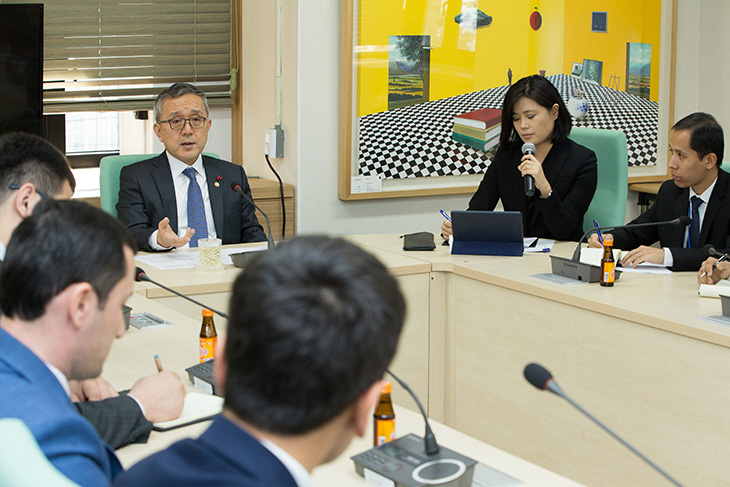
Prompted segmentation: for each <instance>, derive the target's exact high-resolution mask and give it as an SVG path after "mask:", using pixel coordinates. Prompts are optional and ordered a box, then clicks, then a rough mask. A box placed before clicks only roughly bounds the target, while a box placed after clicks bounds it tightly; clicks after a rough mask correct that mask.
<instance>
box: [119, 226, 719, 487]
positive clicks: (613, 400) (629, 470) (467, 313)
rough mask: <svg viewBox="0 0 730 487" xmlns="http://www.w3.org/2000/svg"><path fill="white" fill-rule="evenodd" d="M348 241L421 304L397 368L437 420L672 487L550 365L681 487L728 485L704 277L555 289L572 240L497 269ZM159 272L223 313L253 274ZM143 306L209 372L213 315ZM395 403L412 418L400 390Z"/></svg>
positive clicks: (177, 305)
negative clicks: (534, 375)
mask: <svg viewBox="0 0 730 487" xmlns="http://www.w3.org/2000/svg"><path fill="white" fill-rule="evenodd" d="M347 238H349V239H350V240H352V241H353V242H356V243H357V244H358V245H361V246H362V247H363V248H365V249H367V250H368V251H371V252H372V253H373V254H374V255H375V256H376V257H378V258H379V259H380V260H381V261H382V262H383V263H384V264H385V265H386V266H387V267H388V268H389V269H390V270H391V272H392V273H393V274H394V275H395V276H396V278H397V279H398V281H399V283H400V285H401V287H402V289H403V291H404V294H405V295H406V300H407V304H408V317H407V322H406V326H405V328H404V333H403V336H402V339H401V342H400V346H399V349H398V352H397V355H396V359H395V361H394V363H393V366H392V369H393V370H394V371H396V373H398V374H399V375H401V376H402V377H403V378H404V379H406V380H407V381H408V382H409V383H411V386H412V388H413V389H414V390H415V391H416V392H417V393H418V394H419V395H420V396H421V398H422V401H423V402H424V403H425V406H426V408H427V411H428V414H429V416H430V417H431V418H433V419H434V420H436V421H439V422H441V423H443V424H444V425H445V426H446V427H448V428H451V429H453V430H456V431H458V432H462V433H466V434H468V435H469V436H470V437H473V438H475V439H476V440H479V441H481V442H484V443H487V444H489V445H492V446H494V447H496V448H499V449H501V450H504V451H506V452H508V453H509V454H512V455H515V456H517V457H520V458H521V459H524V460H526V461H528V462H530V463H532V464H536V465H539V466H541V467H544V468H545V469H549V470H551V471H553V472H556V473H558V474H560V475H562V476H564V477H567V478H570V479H572V480H574V481H576V482H579V483H581V484H585V485H606V486H609V485H610V486H615V485H641V486H653V485H657V486H660V485H667V482H666V480H664V479H663V478H662V477H661V476H659V475H658V474H656V473H655V472H654V471H652V470H651V469H650V468H649V467H648V466H647V465H646V464H644V463H643V462H641V461H640V460H639V459H637V458H636V457H634V456H633V455H632V454H631V453H630V452H628V451H627V450H625V449H624V448H623V447H622V446H621V445H619V444H618V443H617V442H616V441H615V440H614V439H612V438H611V437H609V436H608V435H606V434H605V433H604V432H603V431H602V430H600V429H599V428H598V427H596V426H595V425H593V424H592V423H590V422H589V421H588V420H587V419H586V418H585V417H583V416H582V415H581V414H580V413H578V412H577V411H575V410H574V409H572V407H571V406H570V405H569V404H567V403H566V402H564V401H563V400H561V399H560V398H558V397H556V396H554V395H551V394H549V393H545V392H541V391H539V390H537V389H535V388H533V387H531V386H530V385H529V384H528V383H527V382H526V381H525V380H524V378H523V377H522V371H523V369H524V367H525V365H526V364H528V363H530V362H537V363H540V364H543V365H544V366H546V367H547V368H548V369H550V370H551V371H552V373H553V374H554V376H555V379H556V381H557V382H558V383H559V384H560V385H561V387H562V388H563V390H564V391H565V392H566V393H567V394H568V395H570V396H571V397H572V398H573V399H574V400H575V401H576V402H578V403H579V404H581V405H582V406H584V407H585V408H586V409H588V410H589V411H590V412H591V413H593V414H594V415H595V416H596V417H598V418H599V419H601V420H603V421H604V422H606V423H607V424H608V425H609V426H611V427H612V428H614V429H615V430H616V431H617V432H618V433H619V434H621V435H622V436H624V437H625V438H626V439H627V440H628V441H629V442H630V443H632V444H633V445H634V446H635V447H636V448H637V449H639V450H640V451H642V452H643V453H644V454H646V455H647V456H649V457H650V458H652V459H654V460H655V461H656V462H657V463H658V464H660V465H661V466H662V467H664V468H665V469H667V470H668V471H669V472H670V473H672V474H673V475H674V476H675V477H677V478H678V480H679V481H680V482H683V483H685V484H686V485H708V486H709V485H713V486H714V485H726V484H727V479H728V478H730V462H728V461H727V459H728V458H730V447H728V446H727V444H728V441H727V438H728V437H729V436H730V412H728V411H729V408H728V406H730V367H728V365H730V350H729V348H730V328H728V327H726V326H725V325H722V324H717V323H714V322H710V321H706V320H704V319H703V318H704V317H707V316H711V315H719V314H720V302H719V300H717V299H711V298H701V297H698V295H697V284H696V277H695V275H694V273H691V272H690V273H674V274H672V275H647V274H628V273H625V274H623V275H622V277H621V278H620V279H619V280H618V281H617V283H616V285H615V286H614V287H612V288H604V287H601V286H599V285H598V284H588V283H582V282H581V283H568V284H566V283H563V282H558V281H556V280H553V279H549V274H550V259H549V255H550V254H553V255H559V256H564V257H567V256H570V255H571V254H572V252H573V249H574V247H575V244H574V243H567V242H559V243H557V244H556V245H555V247H554V248H553V249H552V251H551V252H550V253H549V254H548V253H539V254H526V255H524V256H522V257H495V256H488V257H487V256H464V255H450V254H449V250H448V248H447V247H441V246H439V247H438V248H437V249H436V250H435V251H431V252H404V251H403V250H402V239H400V238H399V235H357V236H350V237H347ZM146 270H147V272H148V274H150V275H151V276H152V277H153V278H154V279H158V280H160V281H161V282H164V283H165V284H167V285H171V286H173V287H174V288H175V289H177V290H179V291H181V292H185V293H191V294H193V295H194V297H196V298H198V299H200V300H202V301H204V302H206V303H209V302H210V305H211V306H220V307H221V308H222V309H226V308H227V305H226V303H227V299H228V297H229V296H230V286H231V283H232V281H233V279H234V278H235V275H237V273H238V270H237V269H234V268H230V266H227V268H226V269H225V270H223V271H218V272H210V273H204V272H191V271H189V270H188V271H185V270H175V271H172V270H160V269H153V268H150V267H146ZM138 294H139V297H140V298H141V299H144V300H145V303H148V302H152V303H151V304H154V305H155V306H161V307H163V308H161V310H162V311H164V310H172V311H173V312H178V313H179V314H180V315H181V319H182V316H185V317H186V318H187V319H190V320H193V323H192V324H191V325H190V326H191V327H192V328H191V331H190V336H189V338H186V339H185V340H186V341H185V343H186V344H188V345H186V346H189V347H191V348H190V350H189V352H186V354H187V356H189V357H190V359H189V361H188V362H186V364H187V365H186V366H189V365H190V364H191V363H194V361H195V359H196V353H197V350H196V348H195V346H196V341H195V336H196V335H197V331H198V330H197V328H199V326H200V318H199V316H200V309H199V308H198V307H195V306H192V307H190V308H187V307H186V306H187V305H185V304H183V302H182V300H181V299H180V298H177V297H172V296H170V295H169V294H167V293H166V292H164V291H161V290H159V289H156V288H154V287H153V286H152V285H150V284H147V283H145V284H139V285H138ZM136 298H137V297H136V296H135V297H134V298H133V299H136ZM208 299H210V301H208ZM216 319H217V318H216ZM222 325H223V326H225V323H223V324H222ZM181 328H182V327H181ZM145 333H146V332H145ZM129 335H130V336H132V335H133V333H130V334H129ZM126 339H127V338H125V339H124V340H126ZM124 340H120V341H119V343H120V344H121V343H122V342H123V341H124ZM120 346H121V345H120ZM115 347H116V345H115ZM115 352H116V351H115V349H113V350H112V354H113V355H114V354H115ZM171 353H172V352H171ZM112 358H115V357H114V356H113V357H112ZM116 358H119V357H116ZM144 360H147V361H149V365H148V366H147V367H152V362H151V358H149V357H148V358H146V359H144ZM185 360H187V358H186V359H185ZM164 361H165V359H163V362H164ZM183 369H184V367H183ZM175 370H177V369H175ZM150 372H151V370H149V368H148V370H147V373H150ZM141 375H144V374H141ZM113 383H115V385H117V384H116V382H113ZM129 385H131V384H129ZM394 401H395V403H396V404H398V405H400V406H404V407H407V408H412V407H413V406H412V405H411V404H412V403H411V401H410V399H409V398H408V397H407V396H405V395H404V394H403V392H402V391H400V390H398V389H396V390H394ZM452 448H454V449H456V450H458V451H460V452H461V453H464V454H467V455H468V454H469V452H467V451H464V450H461V449H459V448H458V447H454V446H452ZM123 451H124V449H122V452H123Z"/></svg>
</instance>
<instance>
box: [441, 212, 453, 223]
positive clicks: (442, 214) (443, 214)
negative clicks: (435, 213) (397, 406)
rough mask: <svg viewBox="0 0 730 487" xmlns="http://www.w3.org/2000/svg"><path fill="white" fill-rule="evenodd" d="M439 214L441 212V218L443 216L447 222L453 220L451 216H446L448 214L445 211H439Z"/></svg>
mask: <svg viewBox="0 0 730 487" xmlns="http://www.w3.org/2000/svg"><path fill="white" fill-rule="evenodd" d="M439 212H441V216H443V217H444V218H446V219H447V220H449V221H451V218H450V217H449V215H447V214H446V212H445V211H444V210H439Z"/></svg>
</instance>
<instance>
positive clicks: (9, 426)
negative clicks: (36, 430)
mask: <svg viewBox="0 0 730 487" xmlns="http://www.w3.org/2000/svg"><path fill="white" fill-rule="evenodd" d="M19 485H42V486H43V487H79V485H78V484H77V483H75V482H72V481H71V480H70V479H69V478H68V477H66V476H65V475H64V474H62V473H61V472H59V471H58V469H57V468H56V467H54V466H53V464H52V463H51V462H50V461H49V460H48V458H46V456H45V455H44V454H43V451H42V450H41V448H40V447H39V446H38V443H37V442H36V440H35V438H34V437H33V433H31V432H30V430H29V429H28V426H26V425H25V423H24V422H23V421H21V420H20V419H18V418H3V419H0V487H17V486H19Z"/></svg>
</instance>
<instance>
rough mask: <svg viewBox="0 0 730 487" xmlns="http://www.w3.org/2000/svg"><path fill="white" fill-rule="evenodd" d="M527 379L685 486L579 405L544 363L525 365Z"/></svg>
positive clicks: (660, 471)
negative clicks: (567, 404) (561, 386)
mask: <svg viewBox="0 0 730 487" xmlns="http://www.w3.org/2000/svg"><path fill="white" fill-rule="evenodd" d="M524 374H525V379H527V382H529V383H530V384H532V385H533V386H535V387H537V388H538V389H540V390H543V391H550V392H552V393H553V394H556V395H558V396H560V397H562V398H563V399H565V400H566V401H568V402H569V403H570V404H571V405H573V407H574V408H576V409H577V410H578V411H580V412H581V413H583V414H584V415H585V416H586V417H587V418H588V419H590V420H591V421H593V422H594V423H596V424H597V425H598V426H600V427H601V428H602V429H603V430H604V431H605V432H606V433H608V434H609V435H611V436H613V437H614V438H615V439H616V440H617V441H618V442H619V443H621V444H622V445H624V446H625V447H626V448H628V449H629V450H631V452H632V453H634V454H635V455H636V456H638V457H639V458H641V459H642V460H644V461H645V462H646V463H648V464H649V465H650V466H651V467H652V468H653V469H654V470H656V471H657V472H659V473H660V474H662V475H663V476H664V478H666V479H667V480H669V481H670V482H671V483H672V484H674V485H676V486H677V487H683V486H682V484H680V483H679V482H677V481H676V480H675V479H674V478H673V477H672V476H671V475H669V474H668V473H667V472H665V471H664V470H662V469H661V468H660V467H659V466H658V465H656V464H655V463H654V462H652V461H651V460H649V459H648V458H646V457H645V456H644V455H643V454H642V453H641V452H640V451H639V450H637V449H636V448H634V447H633V446H631V445H629V444H628V443H627V442H626V441H625V440H624V439H623V438H621V437H620V436H618V435H617V434H616V433H614V432H613V431H612V430H611V429H610V428H609V427H608V426H606V425H604V424H603V423H601V422H600V421H599V420H597V419H596V418H594V417H593V416H592V415H591V414H590V413H589V412H588V411H586V410H585V409H583V408H582V407H581V406H580V405H578V404H577V403H576V402H575V401H573V400H572V399H571V398H570V397H568V396H567V395H566V394H565V393H564V392H563V391H562V389H560V387H559V386H558V384H557V383H556V382H555V380H554V379H553V375H552V374H551V373H550V372H549V371H548V370H547V369H546V368H545V367H543V366H542V365H538V364H536V363H531V364H528V365H527V366H526V367H525V371H524Z"/></svg>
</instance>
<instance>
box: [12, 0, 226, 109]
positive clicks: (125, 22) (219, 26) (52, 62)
mask: <svg viewBox="0 0 730 487" xmlns="http://www.w3.org/2000/svg"><path fill="white" fill-rule="evenodd" d="M12 2H13V3H38V2H37V1H36V2H32V1H22V0H21V1H18V0H12ZM44 31H45V32H44V63H43V91H44V95H43V105H44V109H43V110H44V113H62V112H73V111H97V110H98V111H106V110H149V109H151V108H152V106H153V103H154V99H155V97H156V96H157V95H158V94H159V93H160V92H161V91H162V90H163V89H164V88H166V87H168V86H170V85H171V84H173V83H175V82H178V81H184V82H189V83H193V84H195V85H196V86H198V87H199V88H200V89H202V90H203V91H204V92H205V93H206V96H207V97H208V102H209V104H210V105H211V106H217V107H221V106H224V107H230V106H231V105H232V99H231V92H230V80H231V0H147V1H145V0H137V1H135V0H128V1H125V0H116V1H112V0H46V2H45V3H44Z"/></svg>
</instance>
